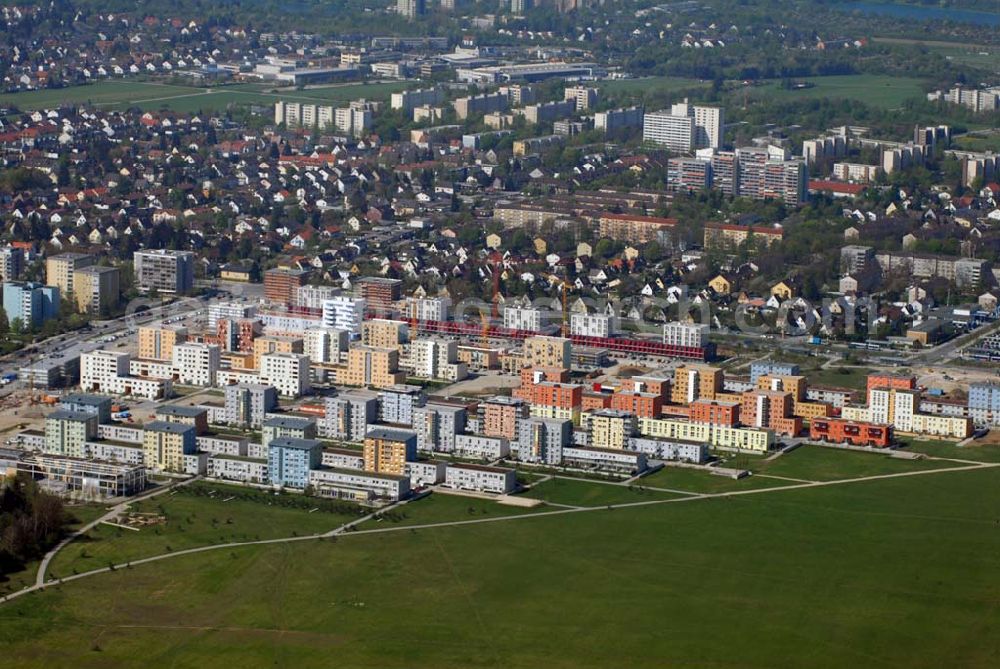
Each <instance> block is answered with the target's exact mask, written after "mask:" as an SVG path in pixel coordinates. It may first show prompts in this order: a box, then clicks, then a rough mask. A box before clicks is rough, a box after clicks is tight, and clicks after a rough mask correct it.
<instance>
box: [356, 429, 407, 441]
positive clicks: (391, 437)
mask: <svg viewBox="0 0 1000 669" xmlns="http://www.w3.org/2000/svg"><path fill="white" fill-rule="evenodd" d="M416 436H417V433H416V432H414V431H413V430H401V429H399V428H395V427H371V428H368V432H367V433H366V434H365V438H366V439H385V440H387V441H408V440H410V439H415V438H416Z"/></svg>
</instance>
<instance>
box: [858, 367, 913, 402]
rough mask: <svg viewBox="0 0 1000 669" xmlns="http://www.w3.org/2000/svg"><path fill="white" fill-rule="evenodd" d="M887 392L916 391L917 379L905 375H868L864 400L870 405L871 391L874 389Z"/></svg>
mask: <svg viewBox="0 0 1000 669" xmlns="http://www.w3.org/2000/svg"><path fill="white" fill-rule="evenodd" d="M882 388H885V389H889V390H916V388H917V379H916V377H914V376H907V375H905V374H869V375H868V383H867V384H866V388H865V398H866V400H867V402H868V403H869V404H870V403H871V401H872V391H873V390H875V389H882Z"/></svg>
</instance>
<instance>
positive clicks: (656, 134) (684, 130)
mask: <svg viewBox="0 0 1000 669" xmlns="http://www.w3.org/2000/svg"><path fill="white" fill-rule="evenodd" d="M642 140H643V141H644V142H652V143H653V144H659V145H660V146H663V147H666V148H667V149H669V150H671V151H676V152H677V153H686V152H688V151H690V150H691V149H693V148H694V119H693V118H688V117H687V116H674V115H673V114H668V113H667V112H665V111H663V112H652V113H649V114H646V115H645V116H643V118H642Z"/></svg>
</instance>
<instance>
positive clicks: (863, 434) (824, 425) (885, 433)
mask: <svg viewBox="0 0 1000 669" xmlns="http://www.w3.org/2000/svg"><path fill="white" fill-rule="evenodd" d="M809 438H810V439H812V440H813V441H828V442H832V443H835V444H840V443H844V444H850V445H852V446H872V447H875V448H888V447H889V446H891V445H892V441H893V430H892V426H891V425H885V424H881V423H865V422H859V421H852V420H846V419H843V418H822V419H817V420H814V421H811V422H810V423H809Z"/></svg>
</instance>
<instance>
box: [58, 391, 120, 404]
mask: <svg viewBox="0 0 1000 669" xmlns="http://www.w3.org/2000/svg"><path fill="white" fill-rule="evenodd" d="M111 402H112V399H111V398H110V397H108V396H107V395H95V394H93V393H69V394H67V395H63V396H62V397H60V398H59V403H60V404H85V405H87V406H94V407H96V406H101V405H102V404H111Z"/></svg>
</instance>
